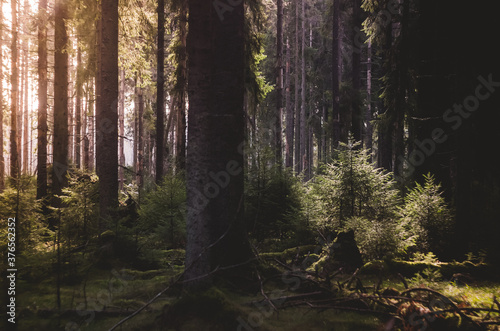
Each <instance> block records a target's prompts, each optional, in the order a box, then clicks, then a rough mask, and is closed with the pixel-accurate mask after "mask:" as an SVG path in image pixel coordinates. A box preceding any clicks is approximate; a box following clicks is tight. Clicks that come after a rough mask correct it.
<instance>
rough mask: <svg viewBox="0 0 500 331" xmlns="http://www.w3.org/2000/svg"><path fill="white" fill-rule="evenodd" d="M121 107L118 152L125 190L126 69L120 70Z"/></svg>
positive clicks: (119, 181) (119, 179)
mask: <svg viewBox="0 0 500 331" xmlns="http://www.w3.org/2000/svg"><path fill="white" fill-rule="evenodd" d="M119 95H120V96H119V98H120V108H119V109H118V112H119V113H118V121H119V124H118V125H119V132H118V134H119V138H118V153H119V157H118V159H119V162H120V163H119V164H120V167H119V168H118V188H119V189H120V190H123V184H124V182H125V177H124V173H123V167H125V144H124V141H125V140H124V139H125V70H124V69H121V70H120V91H119Z"/></svg>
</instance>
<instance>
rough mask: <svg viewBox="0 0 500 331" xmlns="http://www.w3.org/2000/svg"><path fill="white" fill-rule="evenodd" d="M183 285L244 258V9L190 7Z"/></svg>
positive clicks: (197, 283)
mask: <svg viewBox="0 0 500 331" xmlns="http://www.w3.org/2000/svg"><path fill="white" fill-rule="evenodd" d="M188 3H189V34H188V39H187V51H188V58H189V68H188V93H189V94H188V95H189V112H188V116H189V118H188V123H189V127H188V130H189V131H188V149H187V159H186V170H187V247H186V271H185V280H186V281H188V283H187V285H188V286H190V287H191V288H194V289H199V288H203V287H205V286H208V285H209V284H210V283H211V277H210V276H208V275H209V273H211V272H212V271H214V270H216V269H217V268H225V267H231V266H234V265H237V264H242V263H244V262H245V261H247V260H248V259H249V257H250V256H251V250H250V249H249V244H248V239H247V237H246V232H245V228H244V223H243V217H242V216H243V166H244V159H243V151H242V148H243V146H244V142H245V139H244V124H245V121H244V110H243V100H244V40H245V37H244V8H243V1H241V2H234V3H233V4H234V6H232V10H230V11H228V10H224V9H221V8H217V7H215V9H216V10H214V5H216V4H215V3H214V4H213V3H212V2H210V1H205V0H189V1H188Z"/></svg>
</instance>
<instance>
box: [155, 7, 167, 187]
mask: <svg viewBox="0 0 500 331" xmlns="http://www.w3.org/2000/svg"><path fill="white" fill-rule="evenodd" d="M156 12H157V15H158V37H157V38H158V40H157V44H158V47H157V54H156V62H157V75H156V77H157V78H156V178H155V181H156V184H160V183H161V181H162V178H163V152H164V147H163V143H164V140H163V132H164V131H165V123H164V114H165V96H164V86H165V77H164V71H165V68H164V67H165V62H164V61H165V0H158V5H157V8H156Z"/></svg>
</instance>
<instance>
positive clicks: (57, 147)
mask: <svg viewBox="0 0 500 331" xmlns="http://www.w3.org/2000/svg"><path fill="white" fill-rule="evenodd" d="M54 8H55V9H54V11H55V15H54V20H55V54H54V136H53V137H54V138H53V146H54V147H53V155H54V163H53V167H52V192H53V193H54V194H55V195H60V194H61V193H62V188H63V187H64V186H66V184H67V178H66V173H67V171H68V53H67V52H66V46H67V44H68V35H67V33H66V24H65V20H66V19H67V18H68V15H67V7H66V1H64V0H57V1H56V3H55V7H54Z"/></svg>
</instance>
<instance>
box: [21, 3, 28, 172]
mask: <svg viewBox="0 0 500 331" xmlns="http://www.w3.org/2000/svg"><path fill="white" fill-rule="evenodd" d="M23 13H24V14H23V16H24V19H25V20H26V21H25V23H24V24H23V33H24V35H25V36H28V26H27V20H28V13H29V3H28V1H27V0H24V8H23ZM22 50H23V91H22V94H23V97H22V98H23V107H22V109H23V143H22V151H23V173H24V174H29V173H30V169H29V164H30V163H29V155H30V154H29V153H28V152H29V135H30V130H29V106H28V98H29V80H28V71H29V59H30V57H29V56H28V50H29V38H26V37H25V38H24V40H23V46H22Z"/></svg>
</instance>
